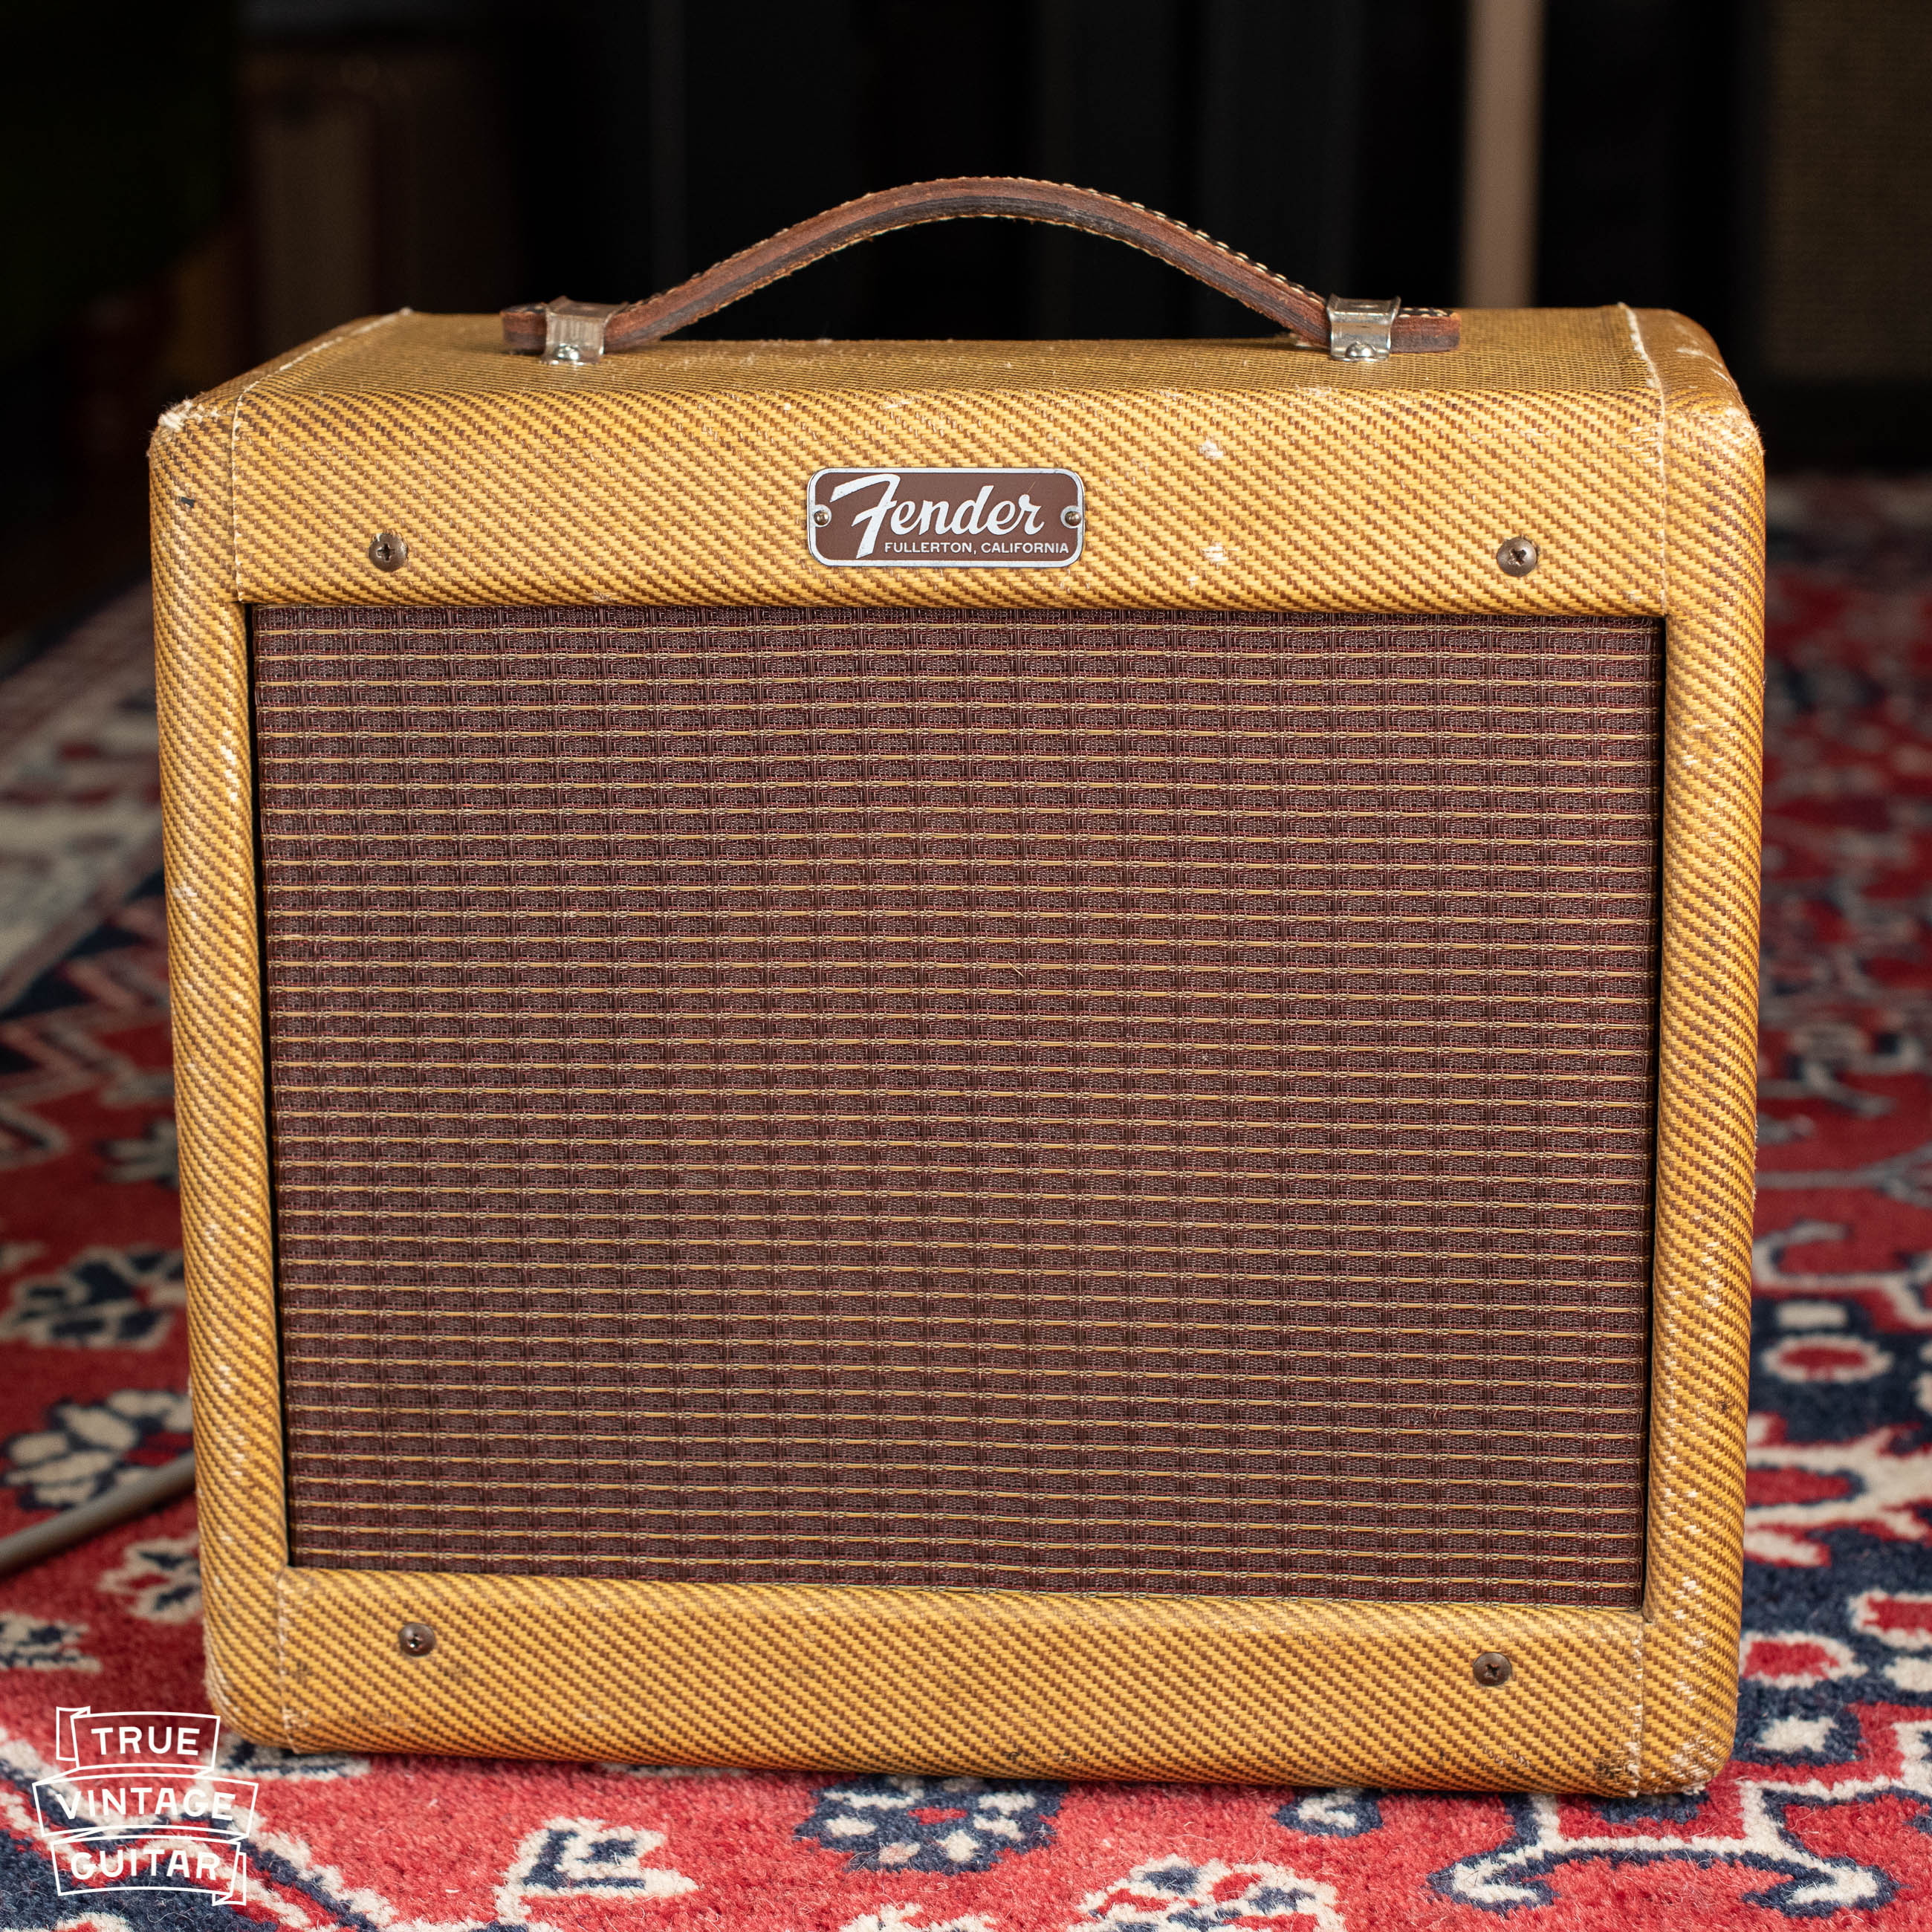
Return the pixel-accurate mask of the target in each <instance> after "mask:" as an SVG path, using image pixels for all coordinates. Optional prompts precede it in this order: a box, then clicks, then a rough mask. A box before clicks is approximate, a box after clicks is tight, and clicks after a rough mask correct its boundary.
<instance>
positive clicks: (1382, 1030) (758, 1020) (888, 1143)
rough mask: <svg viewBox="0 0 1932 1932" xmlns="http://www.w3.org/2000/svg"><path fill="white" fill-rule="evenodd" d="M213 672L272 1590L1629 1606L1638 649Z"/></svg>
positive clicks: (686, 652)
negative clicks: (247, 900) (584, 1590)
mask: <svg viewBox="0 0 1932 1932" xmlns="http://www.w3.org/2000/svg"><path fill="white" fill-rule="evenodd" d="M254 638H255V655H256V664H257V692H256V737H257V751H258V756H259V757H260V773H259V776H258V780H257V787H258V792H259V795H260V801H261V806H260V809H261V817H262V841H263V866H264V880H265V899H264V935H265V948H266V973H267V985H268V992H269V1037H270V1039H271V1041H272V1043H273V1045H272V1055H271V1069H270V1085H271V1089H272V1094H273V1095H274V1143H275V1164H276V1193H277V1199H278V1229H279V1257H280V1268H281V1309H282V1339H283V1359H284V1365H285V1366H284V1375H285V1385H286V1388H287V1410H288V1418H289V1421H288V1430H289V1454H290V1474H291V1482H292V1487H291V1491H290V1527H291V1538H292V1542H293V1554H294V1559H295V1560H296V1562H298V1563H300V1564H303V1565H311V1566H314V1567H320V1568H358V1569H371V1568H383V1569H401V1570H454V1571H472V1572H474V1571H493V1572H512V1571H514V1572H520V1573H521V1574H529V1575H552V1576H571V1575H580V1576H598V1575H601V1576H608V1577H663V1578H673V1579H679V1580H685V1581H689V1582H701V1581H705V1580H711V1579H713V1578H719V1577H725V1578H732V1577H735V1578H739V1579H742V1580H746V1581H759V1582H767V1581H768V1582H774V1583H918V1584H935V1585H946V1586H966V1585H971V1586H981V1587H989V1588H1005V1589H1016V1588H1017V1589H1063V1590H1064V1589H1088V1590H1121V1589H1144V1590H1161V1591H1170V1592H1171V1591H1187V1592H1190V1593H1208V1594H1226V1593H1233V1594H1239V1595H1277V1596H1278V1595H1319V1596H1324V1597H1337V1596H1368V1597H1376V1598H1382V1599H1385V1600H1386V1599H1402V1600H1406V1601H1431V1600H1433V1601H1463V1602H1485V1601H1499V1600H1502V1601H1514V1602H1519V1603H1547V1604H1594V1605H1598V1606H1601V1607H1610V1608H1617V1609H1628V1610H1634V1609H1636V1608H1637V1607H1638V1604H1639V1601H1640V1586H1641V1577H1642V1568H1641V1558H1642V1547H1643V1541H1642V1539H1643V1441H1644V1406H1645V1400H1646V1375H1645V1352H1646V1331H1647V1329H1648V1325H1649V1322H1648V1316H1649V1309H1648V1304H1649V1259H1650V1256H1649V1223H1650V1166H1651V1146H1650V1122H1651V1115H1652V1110H1653V1106H1654V1096H1653V1094H1652V1085H1651V1082H1652V1060H1653V1056H1654V1052H1655V1035H1654V1032H1653V1030H1652V1018H1653V1015H1654V1012H1655V1003H1656V987H1655V950H1656V940H1657V934H1656V925H1655V916H1656V896H1657V877H1656V850H1657V844H1658V818H1657V813H1658V763H1659V753H1660V750H1661V746H1660V743H1659V740H1658V729H1657V727H1658V713H1659V709H1660V702H1661V668H1662V667H1661V657H1660V653H1659V649H1658V646H1659V645H1660V643H1661V637H1660V634H1659V627H1658V625H1655V622H1639V621H1633V620H1628V619H1626V620H1621V621H1619V620H1605V619H1593V620H1583V619H1567V620H1565V619H1528V620H1525V621H1524V622H1521V623H1518V624H1514V625H1503V624H1502V623H1501V622H1498V621H1497V620H1494V619H1489V620H1483V621H1480V622H1475V623H1472V624H1468V625H1460V626H1457V625H1443V624H1441V623H1436V622H1428V621H1427V620H1421V619H1409V620H1404V619H1376V620H1355V621H1337V620H1334V619H1321V618H1317V619H1286V618H1282V617H1278V616H1244V617H1241V618H1229V617H1227V616H1214V617H1209V616H1202V615H1196V616H1193V618H1191V619H1186V620H1182V621H1175V620H1174V619H1172V618H1169V617H1163V616H1156V615H1153V614H1149V615H1148V616H1145V617H1143V618H1141V619H1125V618H1122V617H1120V616H1108V617H1105V618H1103V617H1101V616H1098V615H1095V616H1091V617H1083V618H1080V619H1067V618H1064V617H1059V616H1049V615H1044V614H1034V615H1030V616H1028V617H1027V618H1025V619H1023V620H1021V621H1017V622H1016V620H1015V619H1013V618H1012V617H1011V616H1009V615H1008V614H1007V613H984V612H956V613H934V612H919V613H907V614H903V615H902V614H901V613H895V612H889V611H888V612H882V613H857V614H855V613H825V614H824V615H823V616H811V615H807V616H804V617H802V618H801V616H799V614H798V613H793V612H788V611H771V610H766V611H733V610H720V611H706V610H682V611H677V610H670V611H655V612H634V611H624V610H603V611H600V610H595V609H579V610H545V609H538V610H517V609H509V610H494V611H490V610H481V611H467V612H466V611H450V612H439V613H434V615H428V614H426V613H419V612H417V611H415V610H409V609H407V608H405V609H401V610H368V609H366V608H365V609H361V610H359V609H356V608H354V607H348V608H339V609H336V610H282V609H279V608H275V607H269V608H266V609H263V610H258V611H257V613H256V616H255V623H254ZM1391 1421H1395V1422H1397V1424H1398V1425H1399V1440H1397V1441H1391V1427H1390V1425H1391ZM505 1462H508V1463H511V1464H513V1465H514V1466H517V1467H519V1468H520V1469H523V1470H524V1471H525V1472H526V1476H525V1486H526V1497H527V1500H526V1502H523V1504H522V1505H520V1506H518V1505H512V1504H511V1502H509V1501H508V1499H506V1498H505V1496H503V1495H502V1494H501V1493H500V1492H499V1486H498V1483H497V1479H496V1475H495V1473H494V1472H496V1470H497V1469H499V1467H500V1466H502V1464H503V1463H505Z"/></svg>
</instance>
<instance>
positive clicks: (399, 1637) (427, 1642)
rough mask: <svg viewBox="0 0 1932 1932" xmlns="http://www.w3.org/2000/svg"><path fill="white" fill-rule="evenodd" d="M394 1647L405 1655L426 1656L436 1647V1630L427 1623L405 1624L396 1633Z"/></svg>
mask: <svg viewBox="0 0 1932 1932" xmlns="http://www.w3.org/2000/svg"><path fill="white" fill-rule="evenodd" d="M396 1648H397V1649H398V1650H400V1651H401V1652H402V1653H403V1655H404V1656H405V1657H427V1656H428V1655H429V1654H430V1652H431V1651H433V1650H434V1649H435V1648H436V1632H435V1631H433V1630H431V1628H430V1627H429V1625H428V1624H405V1625H404V1626H403V1627H402V1628H401V1630H399V1631H397V1633H396Z"/></svg>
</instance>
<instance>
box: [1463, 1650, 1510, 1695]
mask: <svg viewBox="0 0 1932 1932" xmlns="http://www.w3.org/2000/svg"><path fill="white" fill-rule="evenodd" d="M1472 1674H1473V1675H1474V1676H1475V1680H1476V1682H1478V1684H1480V1685H1482V1687H1483V1688H1484V1690H1486V1691H1493V1690H1494V1689H1495V1688H1496V1686H1497V1685H1499V1684H1507V1683H1508V1682H1509V1681H1510V1679H1511V1678H1512V1677H1513V1676H1515V1674H1516V1666H1515V1665H1514V1664H1511V1661H1509V1659H1508V1658H1506V1657H1505V1656H1504V1655H1503V1654H1502V1652H1501V1651H1499V1650H1486V1651H1484V1652H1483V1654H1482V1655H1481V1657H1479V1658H1477V1660H1476V1661H1475V1666H1474V1668H1473V1673H1472Z"/></svg>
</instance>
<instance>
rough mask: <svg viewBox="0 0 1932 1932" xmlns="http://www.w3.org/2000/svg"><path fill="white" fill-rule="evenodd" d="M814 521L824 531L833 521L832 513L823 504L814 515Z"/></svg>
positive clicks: (812, 515)
mask: <svg viewBox="0 0 1932 1932" xmlns="http://www.w3.org/2000/svg"><path fill="white" fill-rule="evenodd" d="M811 520H812V521H813V522H814V523H816V524H817V526H818V527H819V528H820V529H821V530H822V529H824V527H825V526H826V524H827V523H829V522H831V520H832V512H831V511H829V510H828V509H827V508H826V507H825V505H823V503H821V504H820V505H819V506H818V507H817V509H815V510H814V511H812V513H811Z"/></svg>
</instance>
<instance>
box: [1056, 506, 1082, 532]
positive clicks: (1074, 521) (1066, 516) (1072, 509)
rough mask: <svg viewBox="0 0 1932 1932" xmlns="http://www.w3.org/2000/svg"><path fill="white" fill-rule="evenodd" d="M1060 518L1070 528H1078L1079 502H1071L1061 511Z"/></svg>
mask: <svg viewBox="0 0 1932 1932" xmlns="http://www.w3.org/2000/svg"><path fill="white" fill-rule="evenodd" d="M1060 520H1061V522H1062V523H1064V524H1065V525H1066V526H1067V528H1068V529H1070V530H1077V529H1079V527H1080V505H1079V504H1078V503H1069V504H1068V505H1067V507H1066V508H1065V509H1064V510H1062V511H1061V513H1060Z"/></svg>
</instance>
